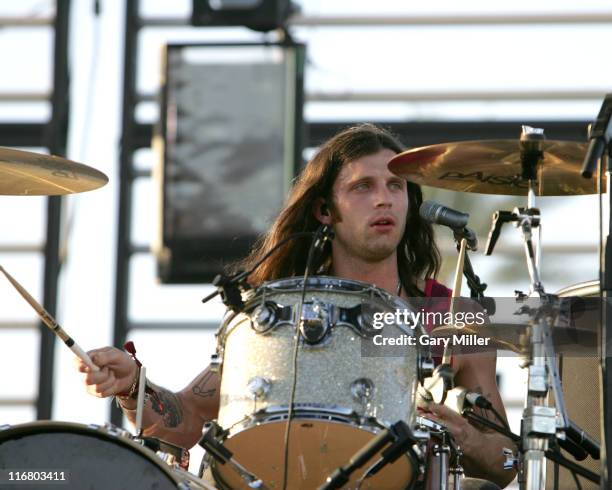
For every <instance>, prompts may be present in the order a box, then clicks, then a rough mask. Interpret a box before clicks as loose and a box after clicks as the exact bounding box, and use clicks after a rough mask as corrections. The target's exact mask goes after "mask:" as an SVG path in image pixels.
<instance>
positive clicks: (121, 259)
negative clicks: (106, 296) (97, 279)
mask: <svg viewBox="0 0 612 490" xmlns="http://www.w3.org/2000/svg"><path fill="white" fill-rule="evenodd" d="M138 19H139V0H127V1H126V8H125V33H124V36H125V41H124V42H125V44H124V49H123V107H122V121H121V125H122V128H121V143H120V144H121V149H120V156H119V216H118V229H117V264H116V269H115V313H114V327H115V328H114V333H113V345H114V346H115V347H119V348H122V347H123V344H124V343H125V340H126V338H127V333H128V329H129V323H128V320H129V319H128V297H129V288H130V284H129V267H130V256H131V252H132V250H131V246H130V245H131V244H130V228H131V213H132V177H133V172H132V170H133V169H132V165H133V163H132V159H133V156H134V149H135V145H134V128H135V124H136V123H135V117H134V108H135V103H136V65H137V54H138V31H139V28H140V23H139V20H138ZM122 417H123V415H122V413H121V410H119V408H118V407H116V406H115V404H111V413H110V419H111V422H112V423H113V424H115V425H121V422H122Z"/></svg>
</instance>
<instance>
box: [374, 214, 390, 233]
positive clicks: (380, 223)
mask: <svg viewBox="0 0 612 490" xmlns="http://www.w3.org/2000/svg"><path fill="white" fill-rule="evenodd" d="M370 226H371V227H373V228H376V229H377V230H386V229H391V228H393V227H394V226H395V220H394V219H393V218H391V217H390V216H381V217H380V218H376V219H374V220H373V221H372V222H371V223H370Z"/></svg>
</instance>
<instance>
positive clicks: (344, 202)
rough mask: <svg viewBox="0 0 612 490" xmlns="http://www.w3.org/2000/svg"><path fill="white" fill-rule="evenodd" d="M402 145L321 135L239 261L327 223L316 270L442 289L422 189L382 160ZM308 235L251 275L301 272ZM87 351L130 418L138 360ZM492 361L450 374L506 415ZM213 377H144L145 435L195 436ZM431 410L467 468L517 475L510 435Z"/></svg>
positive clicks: (93, 377) (367, 133) (208, 411)
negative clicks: (175, 384) (180, 381)
mask: <svg viewBox="0 0 612 490" xmlns="http://www.w3.org/2000/svg"><path fill="white" fill-rule="evenodd" d="M401 151H402V147H401V145H400V144H399V143H398V142H397V140H396V139H395V138H394V137H393V136H392V135H391V134H390V133H388V132H387V131H385V130H383V129H381V128H379V127H376V126H374V125H371V124H363V125H360V126H356V127H353V128H349V129H346V130H344V131H342V132H341V133H339V134H338V135H336V136H335V137H333V138H332V139H330V140H329V141H327V142H326V143H325V144H324V145H322V146H321V148H320V149H319V151H318V152H317V154H316V155H315V156H314V158H313V159H312V160H311V161H310V162H309V163H308V164H307V165H306V167H305V168H304V171H303V172H302V174H301V175H300V177H299V178H298V179H297V181H296V182H295V185H294V186H293V189H292V191H291V194H290V196H289V198H288V201H287V203H286V204H285V206H284V208H283V209H282V211H281V212H280V214H279V215H278V217H277V218H276V220H275V222H274V224H273V225H272V227H271V229H270V231H269V232H268V233H267V234H266V235H265V236H263V237H262V238H261V239H260V241H259V242H258V243H257V244H256V246H255V248H254V249H253V251H252V253H251V254H250V255H249V256H248V257H247V258H246V259H244V260H243V261H242V262H241V263H240V264H238V266H237V267H238V268H242V269H245V270H247V269H248V268H250V267H252V266H253V265H254V264H255V263H257V262H258V261H259V260H260V259H261V258H262V257H263V256H264V255H266V254H267V253H268V252H269V251H271V250H272V249H273V248H274V247H276V245H277V244H279V243H280V242H281V241H283V240H285V239H286V238H287V237H288V236H290V235H292V234H294V233H296V232H303V231H315V230H316V229H317V228H319V227H320V226H321V224H328V225H331V226H332V227H333V230H334V232H335V238H334V240H333V241H332V242H331V243H327V244H326V246H325V249H324V250H323V253H322V254H320V256H319V258H318V259H317V263H316V264H314V267H313V270H314V271H316V272H317V273H319V274H326V275H332V276H338V277H342V278H346V279H352V280H356V281H362V282H366V283H370V284H373V285H375V286H377V287H378V288H380V289H383V290H386V291H387V292H389V293H391V294H394V295H396V296H400V297H402V298H404V299H408V298H410V297H422V296H446V295H448V290H447V289H446V288H444V287H443V286H442V285H440V284H439V283H437V282H436V281H435V280H434V277H435V276H436V274H437V273H438V270H439V266H440V254H439V251H438V249H437V247H436V244H435V242H434V237H433V231H432V227H431V225H430V224H429V223H427V222H426V221H424V220H423V219H422V218H421V217H420V215H419V207H420V205H421V203H422V200H423V198H422V193H421V189H420V187H419V186H418V185H416V184H413V183H410V182H406V180H404V179H402V178H400V177H398V176H396V175H394V174H392V173H391V172H390V171H389V170H388V168H387V163H388V162H389V160H390V159H391V158H392V157H393V156H394V155H396V154H397V153H399V152H401ZM309 245H310V244H309V243H308V240H292V241H289V242H288V243H287V244H285V245H284V246H282V247H281V248H280V249H279V250H277V251H276V252H275V253H274V254H273V255H272V256H271V257H270V259H269V260H267V261H265V262H264V263H263V264H262V266H261V267H259V268H258V269H257V270H256V271H255V272H254V273H253V274H252V275H251V276H250V278H249V282H250V283H251V285H252V286H254V287H256V286H258V285H260V284H262V283H264V282H266V281H272V280H276V279H281V278H287V277H291V276H300V275H303V274H304V270H305V267H306V259H307V254H308V248H309ZM90 355H91V356H92V360H93V361H94V363H96V364H97V365H98V366H100V367H101V368H102V369H101V371H100V372H97V373H94V372H90V370H89V369H88V368H87V367H86V366H85V365H84V364H82V363H80V364H79V369H80V371H82V372H84V373H87V375H86V384H87V385H88V387H89V390H90V392H92V393H93V394H95V395H96V396H99V397H107V396H117V398H118V400H119V403H120V405H121V407H122V408H123V410H124V412H125V413H126V415H127V417H128V418H129V419H130V420H131V421H132V422H133V421H134V419H135V411H134V409H135V406H136V401H135V399H134V398H135V397H134V393H135V392H136V387H137V382H136V380H137V373H138V369H137V366H136V364H135V363H134V361H133V360H132V358H130V357H129V356H128V355H127V354H126V353H124V352H122V351H120V350H118V349H116V348H112V347H107V348H104V349H99V350H94V351H91V352H90ZM495 365H496V359H495V355H492V354H479V355H469V356H458V357H457V358H456V359H453V370H454V372H455V384H457V385H459V386H462V387H464V388H466V389H467V390H469V391H473V392H478V393H481V394H483V395H484V396H485V397H486V398H487V399H488V400H489V401H490V402H491V403H492V404H493V407H494V408H495V409H496V410H497V412H498V413H500V414H501V416H502V417H505V411H504V407H503V403H502V401H501V397H500V395H499V392H498V389H497V385H496V381H495ZM219 382H220V380H219V377H218V376H217V375H216V374H215V373H213V372H212V371H211V370H210V369H206V370H205V371H204V372H202V373H201V374H200V375H199V376H198V377H196V379H195V380H194V381H192V382H191V383H190V384H189V385H188V386H187V387H186V388H185V389H183V390H182V391H180V392H178V393H171V392H170V391H168V390H166V389H164V388H161V387H158V386H155V385H153V384H151V383H149V382H147V386H149V385H150V386H149V390H150V391H151V392H152V393H153V394H154V397H152V398H154V401H153V402H147V404H146V407H145V412H144V417H143V426H144V427H145V435H147V436H153V437H158V438H161V439H165V440H167V441H169V442H173V443H175V444H178V445H180V446H183V447H187V448H189V447H191V446H193V445H194V444H196V442H197V441H198V440H199V438H200V436H201V431H202V427H203V424H204V423H205V421H207V420H210V419H213V418H215V417H216V414H217V412H218V409H219ZM155 400H157V401H158V402H159V403H156V402H155ZM429 410H430V413H428V414H427V417H428V418H431V419H433V420H435V421H438V422H440V423H442V424H443V425H445V426H446V427H447V428H448V429H449V431H450V432H451V433H452V434H453V436H454V438H455V440H456V442H457V443H458V445H459V446H460V447H461V448H462V450H463V452H464V457H463V459H462V464H463V466H464V468H465V470H466V474H467V475H469V476H473V477H478V478H483V479H486V480H490V481H492V482H495V483H496V484H497V485H499V486H502V487H503V486H505V485H507V484H508V483H509V482H510V481H511V480H512V479H513V478H514V472H513V471H511V470H504V469H503V461H504V455H503V448H504V447H508V448H512V447H513V445H512V442H511V441H510V440H509V439H507V438H506V437H504V436H501V435H499V434H497V433H495V432H492V431H487V430H485V429H483V428H480V427H476V426H474V425H472V424H470V423H468V422H467V421H466V419H464V418H463V417H461V416H460V415H459V414H457V413H455V412H453V411H452V410H451V409H449V408H447V407H446V406H442V405H435V404H434V405H432V406H431V407H429ZM472 488H476V487H472ZM480 488H485V487H480Z"/></svg>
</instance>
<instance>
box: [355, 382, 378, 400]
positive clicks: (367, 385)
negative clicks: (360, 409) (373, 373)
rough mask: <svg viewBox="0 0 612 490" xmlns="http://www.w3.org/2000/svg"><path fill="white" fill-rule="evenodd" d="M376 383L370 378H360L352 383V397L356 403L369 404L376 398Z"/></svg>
mask: <svg viewBox="0 0 612 490" xmlns="http://www.w3.org/2000/svg"><path fill="white" fill-rule="evenodd" d="M374 389H375V386H374V382H373V381H372V380H371V379H370V378H359V379H356V380H355V381H353V382H352V383H351V395H353V399H354V400H355V401H356V402H359V403H361V404H362V405H365V404H367V403H368V402H369V401H370V400H371V399H372V397H373V396H374Z"/></svg>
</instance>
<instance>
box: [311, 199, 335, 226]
mask: <svg viewBox="0 0 612 490" xmlns="http://www.w3.org/2000/svg"><path fill="white" fill-rule="evenodd" d="M312 214H314V216H315V218H317V220H318V221H320V222H321V223H323V224H324V225H331V223H332V217H331V213H330V211H329V207H328V206H327V203H326V202H325V199H323V198H322V197H317V198H316V199H315V201H314V203H313V205H312Z"/></svg>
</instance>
